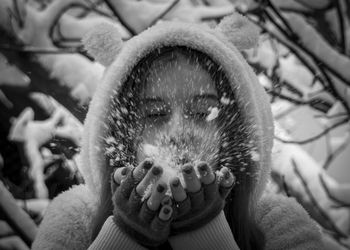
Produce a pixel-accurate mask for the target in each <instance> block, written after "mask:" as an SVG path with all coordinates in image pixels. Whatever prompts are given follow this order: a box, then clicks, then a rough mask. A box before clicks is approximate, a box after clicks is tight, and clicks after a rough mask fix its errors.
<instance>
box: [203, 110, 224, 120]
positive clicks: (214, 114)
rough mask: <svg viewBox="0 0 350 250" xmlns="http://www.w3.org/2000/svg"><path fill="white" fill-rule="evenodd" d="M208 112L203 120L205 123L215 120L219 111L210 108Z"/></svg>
mask: <svg viewBox="0 0 350 250" xmlns="http://www.w3.org/2000/svg"><path fill="white" fill-rule="evenodd" d="M209 111H210V113H209V115H208V116H207V118H206V119H205V120H206V121H207V122H210V121H212V120H214V119H216V118H217V117H218V115H219V111H220V110H219V109H218V108H217V107H214V108H212V107H211V108H209Z"/></svg>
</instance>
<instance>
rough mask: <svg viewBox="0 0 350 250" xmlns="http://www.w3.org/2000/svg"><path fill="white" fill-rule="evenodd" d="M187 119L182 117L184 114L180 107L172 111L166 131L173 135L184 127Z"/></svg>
mask: <svg viewBox="0 0 350 250" xmlns="http://www.w3.org/2000/svg"><path fill="white" fill-rule="evenodd" d="M186 122H188V121H187V119H186V118H185V116H184V112H183V111H182V109H181V108H180V107H177V108H175V109H173V112H172V113H171V116H170V119H169V121H168V131H169V133H170V134H175V133H176V132H178V131H179V130H181V129H183V128H184V126H185V125H186Z"/></svg>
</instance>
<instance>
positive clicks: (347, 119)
mask: <svg viewBox="0 0 350 250" xmlns="http://www.w3.org/2000/svg"><path fill="white" fill-rule="evenodd" d="M348 121H349V118H346V119H344V120H342V121H340V122H338V123H335V124H333V125H332V126H331V127H328V128H326V129H325V130H323V131H322V132H321V133H319V134H317V135H315V136H313V137H310V138H308V139H305V140H301V141H295V140H285V139H282V138H279V137H277V136H275V139H276V140H278V141H280V142H283V143H290V144H300V145H302V144H307V143H310V142H313V141H315V140H317V139H319V138H321V137H322V136H324V135H325V134H327V133H329V131H331V130H333V129H335V128H337V127H339V126H341V125H343V124H345V123H347V122H348Z"/></svg>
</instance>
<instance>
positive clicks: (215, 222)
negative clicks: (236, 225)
mask: <svg viewBox="0 0 350 250" xmlns="http://www.w3.org/2000/svg"><path fill="white" fill-rule="evenodd" d="M169 242H170V244H171V246H172V247H173V249H222V250H224V249H234V250H238V249H239V248H238V246H237V244H236V241H235V239H234V237H233V234H232V232H231V229H230V227H229V224H228V222H227V220H226V217H225V214H224V212H223V211H221V212H220V213H219V215H217V216H216V217H215V218H213V219H212V220H211V221H210V222H209V223H207V224H206V225H204V226H202V227H200V228H198V229H196V230H193V231H190V232H186V233H183V234H179V235H176V236H172V237H170V238H169Z"/></svg>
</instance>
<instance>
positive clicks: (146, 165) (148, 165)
mask: <svg viewBox="0 0 350 250" xmlns="http://www.w3.org/2000/svg"><path fill="white" fill-rule="evenodd" d="M152 166H153V160H152V159H146V160H145V163H144V164H143V168H144V169H146V170H150V169H151V167H152Z"/></svg>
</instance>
